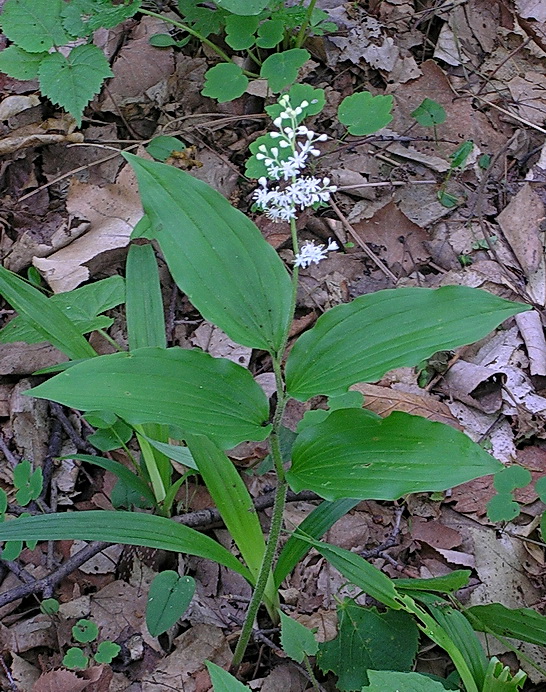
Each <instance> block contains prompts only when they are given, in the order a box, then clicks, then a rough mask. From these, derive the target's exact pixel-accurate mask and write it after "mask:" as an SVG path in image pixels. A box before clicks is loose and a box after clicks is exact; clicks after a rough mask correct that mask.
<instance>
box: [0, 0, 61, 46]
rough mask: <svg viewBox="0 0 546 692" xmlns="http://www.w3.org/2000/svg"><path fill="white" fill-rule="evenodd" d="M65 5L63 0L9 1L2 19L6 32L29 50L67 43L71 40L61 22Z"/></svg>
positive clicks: (14, 40)
mask: <svg viewBox="0 0 546 692" xmlns="http://www.w3.org/2000/svg"><path fill="white" fill-rule="evenodd" d="M64 4H65V3H64V2H63V0H7V2H6V3H5V4H4V9H3V11H2V16H1V18H0V21H1V23H2V31H3V32H4V34H5V35H6V36H7V37H8V38H9V39H10V40H11V41H13V42H14V43H15V44H16V45H17V46H18V47H19V48H22V49H23V50H26V51H28V52H29V53H43V52H47V51H48V50H49V49H50V48H53V46H64V45H65V44H66V43H68V42H69V41H70V36H68V34H67V33H66V32H65V31H64V29H63V26H62V22H61V9H62V8H63V7H64Z"/></svg>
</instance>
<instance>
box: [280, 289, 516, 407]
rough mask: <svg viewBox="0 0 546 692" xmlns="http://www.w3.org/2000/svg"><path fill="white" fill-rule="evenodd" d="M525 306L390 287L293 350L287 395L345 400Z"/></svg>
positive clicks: (341, 312) (328, 318) (327, 318)
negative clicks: (360, 385) (354, 388)
mask: <svg viewBox="0 0 546 692" xmlns="http://www.w3.org/2000/svg"><path fill="white" fill-rule="evenodd" d="M528 309H529V306H527V305H523V304H521V303H512V302H510V301H508V300H503V299H501V298H497V296H494V295H491V294H490V293H487V292H486V291H481V290H480V289H476V288H468V287H466V286H444V287H443V288H438V289H430V288H395V289H389V290H385V291H377V292H376V293H371V294H367V295H364V296H361V297H360V298H357V299H356V300H354V301H353V302H352V303H348V304H346V305H338V306H336V307H335V308H332V309H331V310H328V312H326V313H325V314H324V315H322V316H321V317H319V319H318V320H317V323H316V324H315V326H314V327H313V328H312V329H310V330H309V331H308V332H306V333H305V334H303V335H302V336H301V337H300V338H299V339H298V340H297V341H296V343H295V345H294V347H293V349H292V351H291V352H290V355H289V356H288V361H287V364H286V380H287V390H288V394H289V395H290V396H292V397H294V398H295V399H299V400H301V401H305V400H307V399H309V398H310V397H312V396H316V395H318V394H325V395H328V396H335V395H336V394H343V393H344V392H346V391H347V389H348V388H349V387H350V386H351V385H352V384H355V383H356V382H376V381H377V380H379V379H380V378H381V377H382V376H383V375H384V374H385V373H386V372H388V371H389V370H393V369H394V368H400V367H411V366H416V365H418V364H419V363H420V362H421V361H422V360H425V359H427V358H430V356H431V355H432V354H433V353H436V351H448V350H450V349H454V348H457V347H459V346H464V345H466V344H470V343H472V342H473V341H477V340H478V339H481V338H483V337H484V336H486V335H487V334H488V333H489V332H490V331H491V330H492V329H494V328H495V327H496V326H497V325H499V324H500V323H501V322H503V321H504V320H506V319H508V317H511V316H512V315H516V314H517V313H519V312H523V311H524V310H528Z"/></svg>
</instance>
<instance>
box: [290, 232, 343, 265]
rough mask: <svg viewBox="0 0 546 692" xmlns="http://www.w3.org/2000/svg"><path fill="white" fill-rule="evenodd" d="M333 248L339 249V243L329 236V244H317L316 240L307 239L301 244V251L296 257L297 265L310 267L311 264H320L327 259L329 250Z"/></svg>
mask: <svg viewBox="0 0 546 692" xmlns="http://www.w3.org/2000/svg"><path fill="white" fill-rule="evenodd" d="M331 250H339V246H338V244H337V243H336V242H335V240H332V239H331V238H328V245H326V246H325V245H323V244H322V243H321V244H320V245H315V241H314V240H309V241H307V242H306V243H305V244H304V245H302V246H301V248H300V251H299V252H298V254H297V255H296V257H295V259H294V266H295V267H302V268H303V269H305V267H309V266H310V265H311V264H313V263H314V264H318V263H319V262H320V261H322V260H323V259H326V257H327V256H328V252H330V251H331Z"/></svg>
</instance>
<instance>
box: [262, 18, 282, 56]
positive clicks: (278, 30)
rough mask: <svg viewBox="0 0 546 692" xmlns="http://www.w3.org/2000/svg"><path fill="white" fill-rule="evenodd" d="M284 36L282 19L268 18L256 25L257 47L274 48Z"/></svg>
mask: <svg viewBox="0 0 546 692" xmlns="http://www.w3.org/2000/svg"><path fill="white" fill-rule="evenodd" d="M283 38H284V22H283V21H282V19H269V20H267V21H265V22H263V23H262V24H260V26H259V27H258V38H257V39H256V45H257V46H258V48H267V49H271V48H275V46H278V45H279V43H280V42H281V41H282V40H283Z"/></svg>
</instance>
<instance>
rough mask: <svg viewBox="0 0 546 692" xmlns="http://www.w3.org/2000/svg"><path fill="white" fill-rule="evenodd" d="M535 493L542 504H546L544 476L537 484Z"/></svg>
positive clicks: (545, 478)
mask: <svg viewBox="0 0 546 692" xmlns="http://www.w3.org/2000/svg"><path fill="white" fill-rule="evenodd" d="M535 492H536V494H537V495H538V496H539V498H540V501H541V502H546V476H542V478H539V479H538V480H537V482H536V483H535Z"/></svg>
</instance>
